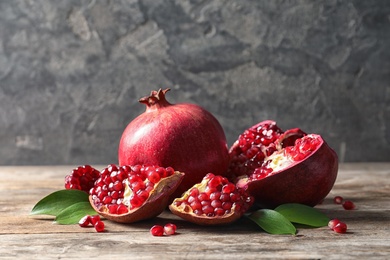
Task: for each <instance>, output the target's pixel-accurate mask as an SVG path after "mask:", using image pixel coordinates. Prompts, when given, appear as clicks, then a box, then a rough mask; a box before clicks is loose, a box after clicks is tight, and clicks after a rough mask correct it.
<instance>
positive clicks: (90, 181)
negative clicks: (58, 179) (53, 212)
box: [65, 165, 100, 193]
mask: <svg viewBox="0 0 390 260" xmlns="http://www.w3.org/2000/svg"><path fill="white" fill-rule="evenodd" d="M99 176H100V172H99V171H98V170H96V169H95V168H93V167H91V166H90V165H83V166H79V167H77V168H75V169H73V170H72V172H71V173H70V174H69V175H66V176H65V189H67V190H69V189H75V190H82V191H85V192H87V193H88V192H89V190H90V189H91V188H92V187H93V185H94V183H95V181H96V180H97V179H98V178H99Z"/></svg>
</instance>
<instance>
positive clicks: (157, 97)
mask: <svg viewBox="0 0 390 260" xmlns="http://www.w3.org/2000/svg"><path fill="white" fill-rule="evenodd" d="M170 90H171V89H170V88H166V89H164V90H163V89H161V88H160V89H159V90H158V91H155V90H152V91H151V92H150V95H149V96H147V97H143V98H140V99H139V102H140V103H142V104H145V105H146V106H147V110H148V109H150V108H152V107H155V108H159V107H164V106H167V105H171V104H170V103H169V102H168V101H167V100H166V99H165V94H166V93H167V92H168V91H170Z"/></svg>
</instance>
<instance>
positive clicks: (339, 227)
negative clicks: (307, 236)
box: [333, 222, 347, 233]
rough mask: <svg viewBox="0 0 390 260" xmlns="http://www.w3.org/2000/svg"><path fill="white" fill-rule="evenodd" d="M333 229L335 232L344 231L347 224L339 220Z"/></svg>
mask: <svg viewBox="0 0 390 260" xmlns="http://www.w3.org/2000/svg"><path fill="white" fill-rule="evenodd" d="M333 230H334V231H335V232H337V233H346V232H347V224H345V223H344V222H339V223H337V224H336V225H335V226H334V228H333Z"/></svg>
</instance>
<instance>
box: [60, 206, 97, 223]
mask: <svg viewBox="0 0 390 260" xmlns="http://www.w3.org/2000/svg"><path fill="white" fill-rule="evenodd" d="M96 214H97V213H96V211H95V210H94V209H93V208H92V206H91V204H90V203H89V202H78V203H75V204H73V205H71V206H69V207H67V208H65V209H64V210H63V211H61V212H60V213H59V214H58V215H57V217H56V219H55V222H56V223H57V224H61V225H69V224H77V223H79V220H80V219H81V218H82V217H84V216H85V215H96Z"/></svg>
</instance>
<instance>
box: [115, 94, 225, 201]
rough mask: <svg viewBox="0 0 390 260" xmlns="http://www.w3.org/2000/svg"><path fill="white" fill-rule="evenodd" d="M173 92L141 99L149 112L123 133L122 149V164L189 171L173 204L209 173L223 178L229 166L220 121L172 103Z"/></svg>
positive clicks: (195, 107)
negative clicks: (158, 166)
mask: <svg viewBox="0 0 390 260" xmlns="http://www.w3.org/2000/svg"><path fill="white" fill-rule="evenodd" d="M168 91H169V89H165V90H162V89H160V90H158V91H152V92H151V93H150V95H149V96H146V97H144V98H141V99H140V100H139V102H140V103H142V104H144V105H146V111H145V112H144V113H142V114H140V115H139V116H138V117H136V118H135V119H133V120H132V121H131V122H130V123H129V124H128V126H127V127H126V128H125V130H124V131H123V134H122V136H121V139H120V143H119V148H118V159H119V165H136V164H147V165H160V166H163V167H168V166H170V167H173V168H174V169H176V170H178V171H181V172H185V174H186V175H185V176H184V179H183V181H182V183H181V184H180V186H179V187H178V188H177V190H176V191H175V192H174V194H172V195H171V201H173V199H174V198H177V197H180V196H181V194H183V192H184V191H186V190H187V189H189V188H190V187H191V186H193V185H194V184H195V183H198V182H200V181H201V180H202V178H203V177H204V176H205V175H206V174H207V173H208V172H213V173H215V174H219V175H223V174H225V173H226V170H227V167H228V164H229V153H228V145H227V141H226V136H225V133H224V131H223V129H222V126H221V125H220V123H219V122H218V120H217V119H216V118H215V117H214V116H213V115H212V114H211V113H210V112H208V111H206V110H205V109H204V108H202V107H200V106H198V105H195V104H187V103H180V104H171V103H169V102H168V101H167V100H166V93H167V92H168Z"/></svg>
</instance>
